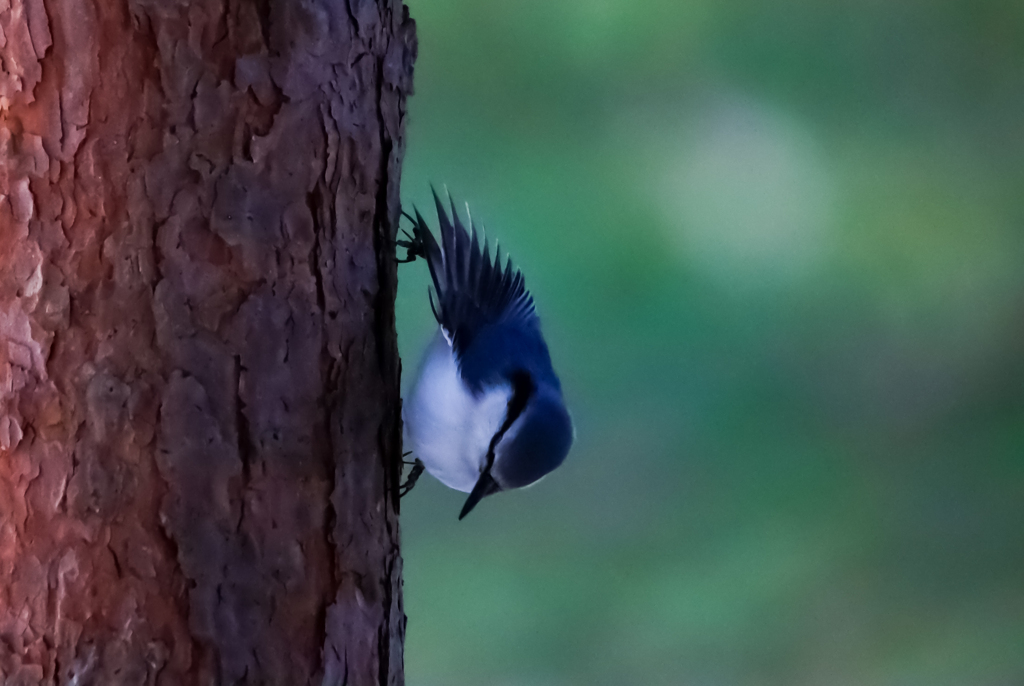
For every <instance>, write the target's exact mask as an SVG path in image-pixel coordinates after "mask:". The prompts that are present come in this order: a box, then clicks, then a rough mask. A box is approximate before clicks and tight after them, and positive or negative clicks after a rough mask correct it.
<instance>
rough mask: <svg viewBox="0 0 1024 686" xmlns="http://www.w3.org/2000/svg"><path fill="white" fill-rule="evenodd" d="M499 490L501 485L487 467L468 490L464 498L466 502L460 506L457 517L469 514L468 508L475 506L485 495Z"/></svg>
mask: <svg viewBox="0 0 1024 686" xmlns="http://www.w3.org/2000/svg"><path fill="white" fill-rule="evenodd" d="M500 490H501V486H499V485H498V482H497V481H495V480H494V477H493V476H491V470H490V469H487V470H485V471H484V473H483V474H481V475H480V478H479V479H478V480H477V482H476V486H474V487H473V490H472V491H471V492H470V494H469V497H468V498H466V504H465V505H463V506H462V513H461V514H459V519H462V518H463V517H465V516H466V515H468V514H469V512H470V510H472V509H473V508H474V507H476V504H477V503H478V502H480V501H481V500H483V498H484V497H485V496H488V495H491V494H492V493H497V492H498V491H500Z"/></svg>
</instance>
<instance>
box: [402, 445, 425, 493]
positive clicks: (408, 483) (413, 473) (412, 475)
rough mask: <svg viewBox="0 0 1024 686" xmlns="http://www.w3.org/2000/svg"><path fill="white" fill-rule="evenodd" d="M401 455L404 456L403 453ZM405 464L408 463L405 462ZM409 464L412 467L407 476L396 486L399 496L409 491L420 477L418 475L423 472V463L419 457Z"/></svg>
mask: <svg viewBox="0 0 1024 686" xmlns="http://www.w3.org/2000/svg"><path fill="white" fill-rule="evenodd" d="M406 454H408V453H406ZM402 457H405V455H403V456H402ZM406 464H410V463H408V462H407V463H406ZM411 464H412V469H410V470H409V476H407V477H406V478H405V483H403V484H402V485H401V486H399V487H398V497H399V498H401V497H403V496H405V494H406V493H408V492H409V491H411V490H412V487H413V486H415V485H416V481H417V480H418V479H419V478H420V475H421V474H423V469H424V467H423V463H422V462H420V461H419V459H417V460H416V461H415V462H413V463H411Z"/></svg>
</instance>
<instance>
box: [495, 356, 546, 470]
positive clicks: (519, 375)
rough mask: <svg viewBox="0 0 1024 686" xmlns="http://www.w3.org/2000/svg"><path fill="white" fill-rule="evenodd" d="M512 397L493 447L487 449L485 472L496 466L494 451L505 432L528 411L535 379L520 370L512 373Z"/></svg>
mask: <svg viewBox="0 0 1024 686" xmlns="http://www.w3.org/2000/svg"><path fill="white" fill-rule="evenodd" d="M511 380H512V396H511V397H510V398H509V399H508V408H507V409H506V410H505V421H504V422H503V423H502V425H501V428H500V429H498V432H497V433H495V434H494V436H493V437H492V438H491V445H490V446H488V448H487V466H486V467H485V470H490V468H491V465H493V464H494V449H495V448H496V447H497V445H498V443H500V442H501V439H502V437H503V436H504V435H505V432H506V431H508V429H509V427H510V426H512V423H513V422H515V421H516V419H518V418H519V415H521V414H522V413H523V410H524V409H526V401H528V400H529V399H530V396H531V395H533V391H534V389H535V386H534V383H533V379H532V378H530V374H529V373H528V372H525V371H523V370H518V371H515V372H513V373H512V376H511Z"/></svg>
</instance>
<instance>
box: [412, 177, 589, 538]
mask: <svg viewBox="0 0 1024 686" xmlns="http://www.w3.org/2000/svg"><path fill="white" fill-rule="evenodd" d="M449 201H450V200H449ZM434 203H435V205H436V207H437V217H438V222H439V224H440V237H441V241H440V243H438V241H437V240H435V238H434V236H433V234H431V233H430V230H429V229H428V228H427V224H426V222H425V221H424V219H423V217H422V216H421V215H420V213H419V212H418V211H416V212H415V217H413V218H412V219H413V224H414V227H413V241H412V243H410V244H408V245H410V246H411V248H410V252H411V253H416V254H419V255H422V256H423V257H425V259H426V262H427V266H428V268H429V269H430V277H431V280H432V281H433V284H434V288H433V291H432V293H431V294H430V305H431V308H432V309H433V312H434V316H435V317H436V319H437V321H438V323H439V324H440V325H441V326H440V331H439V332H438V334H437V335H436V336H435V338H434V340H433V342H432V343H431V344H430V346H429V347H428V348H427V352H426V355H425V356H424V360H423V364H422V365H421V367H420V371H419V375H418V377H417V380H416V382H415V384H414V385H413V389H412V391H411V393H410V396H409V398H408V399H407V400H406V403H405V409H404V411H403V418H404V421H405V435H406V442H407V443H408V444H409V446H410V447H411V448H412V451H413V453H414V454H415V455H416V457H417V459H419V460H420V461H422V463H423V464H424V466H425V467H426V469H427V471H428V472H430V473H431V474H433V475H434V476H435V477H436V478H438V479H439V480H440V481H442V482H443V483H444V484H445V485H447V486H449V487H451V488H455V489H457V490H460V491H464V492H468V493H469V498H467V500H466V504H465V506H464V507H463V508H462V513H461V514H460V515H459V519H462V518H463V517H465V516H466V515H467V514H468V513H469V511H470V510H472V509H473V507H475V506H476V504H477V503H478V502H479V501H480V500H481V499H482V498H483V497H485V496H487V495H490V494H492V493H496V492H498V491H503V490H509V489H513V488H521V487H523V486H528V485H530V484H532V483H535V482H536V481H538V480H539V479H540V478H541V477H543V476H545V475H546V474H548V473H549V472H551V471H552V470H553V469H555V468H556V467H558V466H559V465H560V464H561V463H562V461H563V460H564V459H565V456H566V454H567V453H568V452H569V448H570V446H571V445H572V442H573V427H572V420H571V419H570V417H569V413H568V412H567V411H566V409H565V404H564V402H563V400H562V387H561V384H560V383H559V381H558V377H557V376H556V375H555V371H554V369H553V368H552V366H551V357H550V355H549V354H548V348H547V345H546V344H545V343H544V338H543V337H542V336H541V332H540V320H539V319H538V318H537V315H536V313H535V311H534V305H533V298H532V296H531V295H530V293H529V291H527V290H526V285H525V283H524V281H523V276H522V274H521V273H520V272H519V270H518V269H514V268H513V266H512V261H511V259H507V260H506V262H505V265H504V267H502V265H501V260H500V258H499V255H498V250H497V246H496V247H495V253H494V258H493V260H492V259H491V257H490V255H489V252H490V251H489V248H488V245H487V241H486V240H484V243H483V245H482V246H481V244H480V241H479V238H478V236H477V231H476V227H474V226H473V223H472V220H470V228H469V230H468V231H467V230H466V227H465V226H464V225H463V224H462V221H461V220H460V219H459V215H458V212H456V210H455V204H454V203H453V202H452V203H451V217H449V216H448V213H447V212H446V211H445V208H444V206H443V205H442V204H441V201H440V199H438V197H437V193H434Z"/></svg>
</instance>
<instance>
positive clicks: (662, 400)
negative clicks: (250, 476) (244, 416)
mask: <svg viewBox="0 0 1024 686" xmlns="http://www.w3.org/2000/svg"><path fill="white" fill-rule="evenodd" d="M408 2H409V5H410V8H411V11H412V15H413V17H414V18H415V19H416V21H417V24H418V32H419V44H420V51H419V59H418V61H417V64H416V81H415V83H416V94H415V96H414V97H413V98H412V100H411V102H410V119H409V128H408V152H407V156H406V163H405V171H404V175H403V179H402V192H403V199H404V201H405V203H406V206H407V207H408V205H410V204H413V203H415V204H417V205H418V206H419V207H420V208H421V209H427V210H429V209H430V204H429V198H430V195H429V183H431V182H433V183H436V184H438V186H439V187H441V186H442V185H443V184H446V185H447V187H448V188H449V189H450V190H451V191H452V193H453V195H454V196H455V197H456V199H457V200H459V201H460V203H461V201H468V202H469V203H470V206H471V208H472V210H473V216H474V218H475V219H476V220H477V221H478V222H481V223H483V224H484V226H485V227H486V228H487V229H488V231H489V235H490V236H492V237H497V238H499V239H500V241H501V245H502V247H503V249H505V250H508V251H509V252H510V253H511V254H512V256H513V257H514V259H515V261H516V263H517V264H518V266H520V267H521V268H522V269H523V272H524V273H525V275H526V278H527V284H528V286H529V287H530V288H531V290H532V291H533V294H534V296H535V298H536V301H537V306H538V311H539V313H540V315H541V318H542V321H543V325H544V330H545V333H546V335H547V338H548V341H549V343H550V347H551V352H552V356H553V358H554V361H555V365H556V368H557V369H558V371H559V373H560V375H561V377H562V381H563V385H564V387H565V392H566V395H567V397H568V401H569V403H570V408H571V410H572V412H573V415H574V418H575V422H576V426H577V431H578V439H577V442H576V445H575V447H574V449H573V452H572V453H571V454H570V456H569V459H568V460H567V462H566V464H565V465H564V466H563V467H562V468H561V469H560V470H558V471H556V472H555V473H554V474H552V475H551V476H550V477H549V478H548V479H546V480H545V481H544V482H543V483H542V484H540V485H538V486H536V487H535V488H532V489H528V490H526V491H523V492H518V493H512V494H500V495H498V496H495V497H493V498H490V499H488V500H486V501H485V502H484V503H483V504H482V505H481V506H480V507H478V508H477V509H476V510H475V511H474V512H473V513H472V515H471V516H469V517H468V518H467V519H466V520H464V521H463V522H458V521H457V520H456V517H457V515H458V512H459V509H460V508H461V505H462V502H463V500H464V496H463V495H462V494H460V493H457V492H454V491H449V490H447V489H445V488H444V487H442V486H441V485H440V484H438V483H437V482H436V481H434V480H432V479H430V478H428V477H425V478H424V479H423V480H421V481H420V484H419V485H418V486H417V488H416V490H415V491H413V492H412V494H411V495H409V496H408V497H407V498H405V499H403V501H402V536H403V545H404V556H405V572H404V573H405V603H406V612H407V614H408V615H409V625H408V642H407V645H406V670H407V674H408V683H409V684H410V686H462V685H470V684H473V685H480V684H484V685H491V684H495V685H499V686H567V685H587V686H591V685H592V686H604V685H609V686H611V685H622V684H627V685H633V684H636V685H644V686H659V685H662V684H665V685H668V684H698V685H701V686H732V685H736V686H743V685H747V684H750V685H765V684H768V685H771V684H780V685H782V684H786V685H794V684H795V685H803V684H806V685H809V686H810V685H822V684H824V685H828V686H846V685H850V686H853V685H858V686H859V685H875V684H877V685H887V686H888V685H892V686H897V685H898V686H911V685H918V684H920V685H921V686H943V685H946V684H949V685H957V686H960V685H964V686H976V685H977V686H987V685H992V686H996V685H999V686H1009V685H1011V684H1014V685H1018V684H1024V192H1022V189H1024V164H1022V162H1024V4H1022V3H1020V2H1019V1H1005V2H993V1H986V0H981V1H977V2H967V1H966V0H960V1H957V2H948V1H946V2H944V1H941V0H939V1H928V2H926V1H923V0H922V1H917V2H915V1H904V2H880V1H875V0H867V1H865V0H859V1H856V2H854V1H850V0H840V1H834V2H812V1H810V0H805V1H799V0H784V1H782V2H775V3H764V2H753V1H751V0H727V1H725V2H711V1H709V0H692V1H690V2H670V1H667V0H664V1H655V0H647V1H640V2H636V1H630V0H592V1H586V2H583V1H579V2H569V1H566V0H519V1H513V2H479V1H475V2H474V1H472V0H408ZM425 214H426V215H427V216H428V218H431V224H432V225H435V226H436V221H435V220H433V218H432V217H431V215H430V214H427V213H426V212H425ZM400 281H401V283H400V294H399V303H398V325H399V334H400V338H401V348H402V353H403V360H404V366H405V373H404V376H405V379H404V381H405V383H406V384H407V383H408V382H409V381H410V380H411V378H412V376H413V374H414V373H415V370H416V368H417V365H418V362H419V355H420V351H421V349H422V347H423V346H424V345H425V344H426V342H427V340H428V339H429V337H430V336H431V335H432V333H433V330H434V329H433V327H434V324H433V322H432V319H431V315H430V310H429V307H428V305H427V300H426V287H427V274H426V269H425V267H424V265H423V264H422V263H418V264H412V265H406V266H403V267H402V268H401V271H400Z"/></svg>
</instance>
